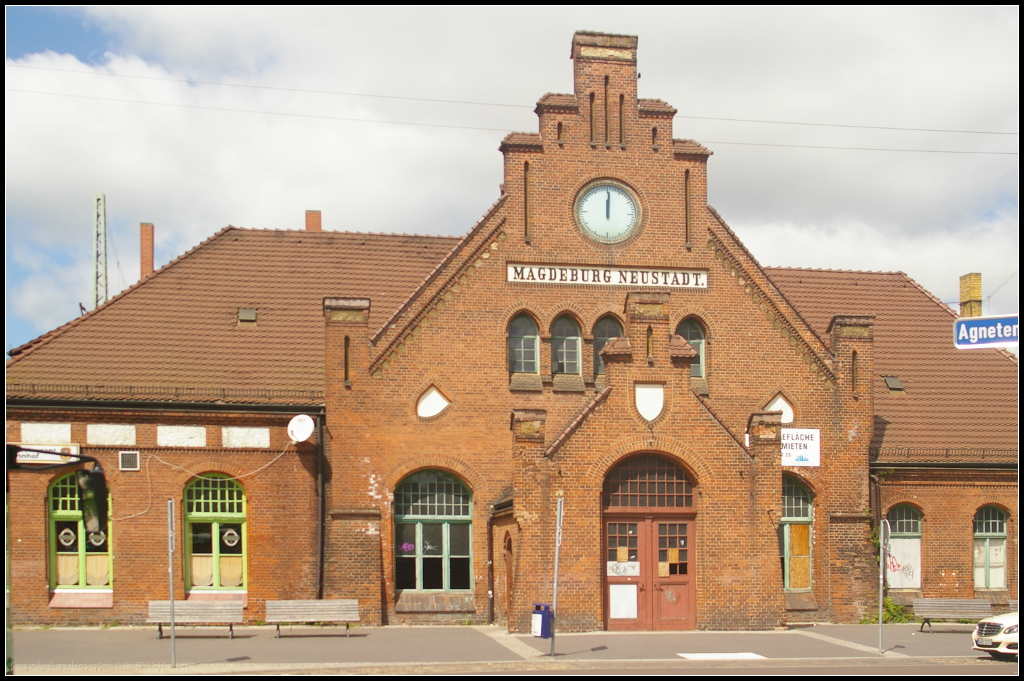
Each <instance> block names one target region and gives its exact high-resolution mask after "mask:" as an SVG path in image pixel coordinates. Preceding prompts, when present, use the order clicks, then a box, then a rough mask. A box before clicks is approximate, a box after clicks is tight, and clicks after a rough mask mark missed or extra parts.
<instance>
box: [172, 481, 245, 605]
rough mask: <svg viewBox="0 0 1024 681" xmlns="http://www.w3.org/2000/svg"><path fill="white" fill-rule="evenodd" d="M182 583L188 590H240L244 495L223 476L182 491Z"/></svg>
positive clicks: (243, 580)
mask: <svg viewBox="0 0 1024 681" xmlns="http://www.w3.org/2000/svg"><path fill="white" fill-rule="evenodd" d="M185 532H186V534H185V537H186V539H185V546H186V550H187V552H188V558H187V560H186V562H185V567H186V570H187V574H186V575H185V582H186V584H187V585H188V586H189V588H192V589H244V588H245V585H246V540H245V492H244V491H243V490H242V486H241V485H239V484H238V482H237V481H235V480H232V479H231V478H229V477H227V476H226V475H220V474H206V475H204V476H202V477H201V478H199V479H197V480H194V481H193V482H191V483H190V484H189V485H188V486H187V487H185Z"/></svg>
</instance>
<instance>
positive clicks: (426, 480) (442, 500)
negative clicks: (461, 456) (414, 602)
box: [395, 471, 473, 591]
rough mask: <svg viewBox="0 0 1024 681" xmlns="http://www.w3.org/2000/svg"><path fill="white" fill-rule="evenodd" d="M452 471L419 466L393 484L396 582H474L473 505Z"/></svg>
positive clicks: (452, 585)
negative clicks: (420, 469)
mask: <svg viewBox="0 0 1024 681" xmlns="http://www.w3.org/2000/svg"><path fill="white" fill-rule="evenodd" d="M471 500H472V497H471V494H470V492H469V489H468V488H467V487H466V486H465V485H464V484H462V482H461V481H460V480H459V479H458V478H456V477H455V476H454V475H452V474H451V473H445V472H443V471H420V472H419V473H414V474H413V475H411V476H409V477H408V478H406V479H405V480H404V481H403V482H402V484H400V485H399V486H398V488H397V489H395V587H396V588H398V589H416V590H445V591H449V590H455V591H458V590H465V589H471V588H472V587H473V582H472V574H473V569H472V541H471V538H472V531H471V530H472V524H471V523H472V520H473V517H472V504H471Z"/></svg>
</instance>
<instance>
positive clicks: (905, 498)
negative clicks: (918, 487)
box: [882, 494, 928, 521]
mask: <svg viewBox="0 0 1024 681" xmlns="http://www.w3.org/2000/svg"><path fill="white" fill-rule="evenodd" d="M897 506H910V507H911V508H913V509H914V510H915V511H917V512H918V513H920V514H921V520H922V521H923V520H924V519H925V518H926V517H927V515H928V514H927V512H926V511H925V510H924V505H923V504H922V503H921V502H920V501H919V500H917V499H912V498H910V495H909V494H901V495H899V496H898V497H896V499H895V501H893V502H892V503H890V504H889V505H888V506H886V507H885V508H884V510H883V511H882V517H883V518H884V517H887V516H888V515H889V512H890V511H891V510H892V509H894V508H896V507H897Z"/></svg>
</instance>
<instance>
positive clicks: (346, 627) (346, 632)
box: [345, 622, 349, 638]
mask: <svg viewBox="0 0 1024 681" xmlns="http://www.w3.org/2000/svg"><path fill="white" fill-rule="evenodd" d="M348 630H349V626H348V622H345V638H348Z"/></svg>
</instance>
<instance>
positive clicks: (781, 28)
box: [5, 6, 1019, 349]
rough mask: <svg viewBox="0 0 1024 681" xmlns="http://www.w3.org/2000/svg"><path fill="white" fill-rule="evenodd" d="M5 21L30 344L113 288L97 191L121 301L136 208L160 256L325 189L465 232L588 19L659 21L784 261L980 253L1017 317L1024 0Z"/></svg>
mask: <svg viewBox="0 0 1024 681" xmlns="http://www.w3.org/2000/svg"><path fill="white" fill-rule="evenodd" d="M597 13H600V14H601V15H602V17H597V16H595V15H596V14H597ZM603 17H615V19H611V18H603ZM6 19H7V22H6V31H7V33H6V39H7V41H6V64H5V83H6V88H7V92H6V93H5V95H6V96H5V107H6V111H5V124H6V139H5V142H6V144H5V155H6V156H5V159H6V235H7V239H6V246H7V250H6V253H7V260H6V265H7V270H6V272H7V281H6V283H7V287H6V291H7V299H6V318H7V332H6V343H7V349H10V348H12V347H15V346H17V345H20V344H22V343H24V342H26V341H28V340H30V339H32V338H34V337H35V336H37V335H39V334H40V333H43V332H45V331H47V330H49V329H51V328H53V327H55V326H57V325H59V324H62V323H64V322H66V321H68V320H70V319H72V318H73V317H75V316H76V315H77V314H78V313H79V303H82V304H84V305H85V307H86V308H91V307H92V302H91V301H92V289H91V281H92V269H91V268H92V213H91V204H92V200H93V196H94V194H95V193H96V192H103V193H105V194H106V197H107V211H108V221H109V226H110V241H109V244H108V254H109V255H108V257H109V281H110V293H111V295H113V294H115V293H117V292H118V291H120V290H122V289H124V288H126V287H127V286H129V285H131V284H133V283H134V282H135V281H136V280H137V279H138V272H139V247H138V223H139V222H153V223H155V224H156V234H157V245H156V261H157V265H158V266H159V265H162V264H165V263H167V262H168V261H169V260H171V259H173V258H174V257H176V256H178V255H180V254H181V253H182V252H184V251H185V250H187V249H188V248H191V247H193V246H195V245H196V244H197V243H199V242H200V241H201V240H203V239H205V238H207V237H208V236H210V235H211V234H213V233H214V232H216V231H217V230H218V229H220V228H222V227H224V226H225V225H228V224H232V225H240V226H245V227H259V228H279V229H281V228H283V229H298V228H301V227H302V226H303V212H304V211H305V210H306V209H321V210H322V211H323V220H324V227H325V228H326V229H336V230H352V231H374V232H406V233H416V234H452V235H457V234H463V233H465V232H466V230H468V229H469V228H470V227H471V226H472V224H473V223H474V222H475V221H476V220H477V218H478V217H479V216H480V215H481V214H482V213H483V212H484V210H486V208H487V207H488V206H489V205H490V204H491V203H492V202H493V201H494V200H495V199H496V198H497V197H498V185H499V183H500V182H501V179H502V178H501V173H502V164H501V155H500V153H499V152H498V149H497V147H498V143H499V142H500V140H501V138H502V137H503V136H504V135H505V133H506V132H507V131H510V130H527V131H532V130H536V116H535V115H534V113H533V105H534V103H535V102H536V101H537V99H538V98H539V97H540V96H541V95H543V94H544V93H545V92H571V91H572V62H571V61H570V59H569V48H570V41H571V39H572V34H573V32H574V31H575V30H578V29H589V30H599V31H607V32H614V33H629V34H636V35H639V37H640V44H639V62H640V72H641V75H642V77H641V79H640V95H641V96H642V97H657V98H660V99H664V100H666V101H668V102H669V103H671V104H673V105H674V106H675V107H676V108H678V109H679V116H677V118H676V122H675V136H676V137H689V138H694V139H697V140H699V141H701V142H703V143H704V144H706V145H707V146H709V147H710V148H712V149H713V150H714V152H715V154H714V156H713V157H712V158H711V160H710V168H709V193H710V201H711V204H712V205H713V206H715V208H717V209H718V210H719V212H720V213H721V214H722V215H723V217H725V219H726V221H727V222H729V224H730V225H731V226H732V227H733V228H734V229H735V230H736V231H737V232H738V233H739V235H740V237H741V238H742V239H744V241H745V242H746V244H747V245H748V246H749V247H750V249H751V250H752V252H753V253H754V255H755V256H756V257H757V258H758V259H759V260H760V261H761V263H762V264H765V265H785V266H797V267H825V268H841V269H863V270H903V271H905V272H907V273H908V274H909V275H910V276H911V277H913V278H914V279H916V280H917V281H918V282H920V283H921V284H923V285H924V286H925V287H927V288H928V289H930V290H931V291H933V292H934V293H935V294H936V295H938V296H939V297H940V298H941V299H942V300H944V301H955V300H957V298H958V288H957V286H958V284H957V278H958V276H959V275H961V274H964V273H967V272H981V273H982V274H983V277H984V288H985V296H986V297H987V296H991V299H990V300H987V301H986V308H985V312H986V314H989V313H992V314H1001V313H1012V312H1016V311H1017V310H1018V295H1019V292H1018V291H1019V287H1018V275H1017V274H1016V273H1017V271H1018V267H1019V256H1018V255H1017V247H1018V241H1019V239H1018V181H1019V157H1018V156H1017V155H1016V154H1017V151H1018V148H1019V144H1018V142H1019V137H1018V135H1017V131H1018V125H1019V120H1018V118H1019V109H1018V97H1019V85H1018V81H1019V66H1018V64H1019V48H1018V40H1019V13H1018V9H1017V8H1016V7H1011V8H980V9H978V8H961V9H948V8H938V9H934V8H925V9H922V8H903V9H900V8H876V9H863V8H846V9H817V10H814V9H806V8H788V9H775V8H743V9H730V8H707V9H705V8H673V9H667V8H664V7H656V8H647V9H644V8H637V7H632V6H631V7H620V8H615V7H606V8H604V9H601V10H600V11H597V10H595V9H594V8H591V9H588V10H586V11H583V10H580V9H572V8H569V9H558V8H552V7H543V8H533V9H529V8H527V9H523V8H476V9H474V8H441V9H437V8H421V7H415V8H408V7H405V8H383V9H382V8H378V7H372V8H365V9H360V8H354V9H353V8H340V9H330V8H298V9H296V8H280V9H273V8H271V9H268V8H256V9H236V8H206V7H200V8H197V7H190V8H148V7H147V8H135V9H133V8H123V7H114V8H102V9H49V8H10V7H8V8H7V10H6ZM199 81H203V82H199ZM243 86H245V87H243ZM438 100H441V101H438ZM713 119H746V120H748V121H749V120H757V121H784V122H793V123H814V124H822V123H824V124H831V125H789V124H776V123H764V122H761V123H755V122H742V121H736V120H732V121H729V120H713ZM838 126H853V127H838ZM856 126H875V128H872V127H856ZM879 127H881V128H901V129H877V128H879ZM905 128H912V129H915V130H906V129H905ZM943 131H969V132H943ZM982 133H986V134H982ZM991 133H1012V134H991ZM765 145H783V146H765ZM808 147H854V148H856V149H821V148H808ZM877 149H885V150H902V151H877ZM905 150H913V151H905ZM934 152H987V153H934ZM1000 285H1002V287H1001V288H998V290H996V289H997V287H999V286H1000Z"/></svg>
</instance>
